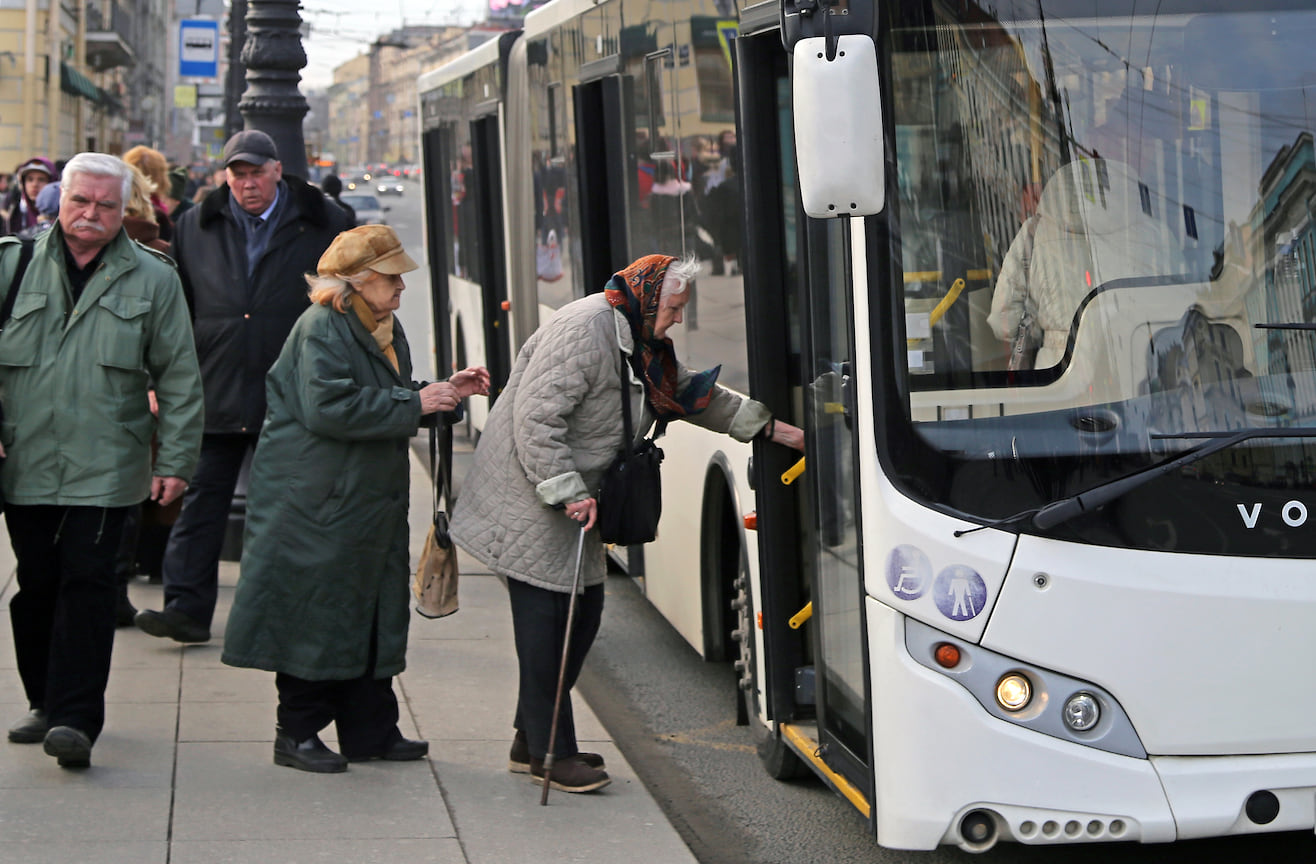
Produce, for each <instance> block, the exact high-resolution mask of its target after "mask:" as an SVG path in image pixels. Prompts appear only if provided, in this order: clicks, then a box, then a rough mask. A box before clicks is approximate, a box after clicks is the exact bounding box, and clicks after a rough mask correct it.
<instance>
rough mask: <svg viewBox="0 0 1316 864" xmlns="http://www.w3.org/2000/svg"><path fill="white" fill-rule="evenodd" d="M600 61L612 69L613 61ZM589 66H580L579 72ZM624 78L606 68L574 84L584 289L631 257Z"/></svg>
mask: <svg viewBox="0 0 1316 864" xmlns="http://www.w3.org/2000/svg"><path fill="white" fill-rule="evenodd" d="M596 62H598V63H603V64H605V65H607V66H608V67H609V69H610V70H611V71H614V72H615V68H616V65H617V64H616V61H615V60H611V59H605V60H602V61H596ZM587 72H588V70H586V69H582V75H585V74H587ZM625 83H626V82H625V79H623V78H622V76H620V75H617V74H608V75H604V76H602V77H599V78H595V79H593V80H586V81H582V82H581V83H579V84H577V85H576V86H575V87H574V88H572V100H573V103H574V108H575V136H576V172H577V173H576V180H577V183H578V184H579V193H578V194H579V198H578V200H579V202H580V207H579V210H580V234H581V237H580V248H581V271H582V272H581V278H582V279H583V288H584V291H585V293H586V294H593V293H596V292H598V291H602V290H603V288H604V286H606V285H607V283H608V280H609V279H611V278H612V274H613V273H616V272H617V271H618V270H621V269H622V268H624V267H625V266H626V265H627V264H629V263H630V258H629V257H628V256H629V252H630V250H629V249H628V247H627V243H626V230H627V229H626V221H627V198H628V190H627V184H626V174H627V156H626V154H627V147H626V142H625V141H624V140H623V136H624V135H625V130H626V128H627V123H626V119H625V118H626V116H627V113H628V112H627V111H626V105H625V103H626V95H625V86H624V85H625Z"/></svg>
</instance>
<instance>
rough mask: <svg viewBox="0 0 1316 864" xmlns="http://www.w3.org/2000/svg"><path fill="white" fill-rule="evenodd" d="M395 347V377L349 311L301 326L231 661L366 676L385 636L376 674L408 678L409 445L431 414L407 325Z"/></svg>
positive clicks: (261, 480) (252, 537) (268, 432)
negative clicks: (423, 401) (416, 375)
mask: <svg viewBox="0 0 1316 864" xmlns="http://www.w3.org/2000/svg"><path fill="white" fill-rule="evenodd" d="M393 348H394V350H395V351H396V352H397V358H398V366H399V369H397V370H394V368H393V366H392V364H391V363H389V361H388V359H387V358H386V357H385V356H384V353H383V352H382V351H381V350H380V349H379V346H378V345H377V344H376V343H375V339H374V337H373V336H371V334H370V331H368V330H366V328H365V325H363V324H362V323H361V321H360V320H359V319H358V318H357V317H356V315H355V314H354V313H352V312H351V311H349V312H347V313H346V314H344V313H341V312H336V311H334V309H333V308H332V307H328V306H320V305H314V306H312V307H311V308H309V309H307V310H306V311H305V312H304V313H302V316H301V317H300V318H299V319H297V323H296V324H295V325H293V328H292V333H290V334H289V335H288V341H287V342H285V343H284V345H283V352H282V353H281V354H280V355H279V359H278V360H276V361H275V362H274V365H273V366H272V367H271V368H270V371H269V374H268V375H267V376H266V378H265V398H266V403H267V404H268V406H269V408H268V410H267V412H266V415H265V424H264V426H263V427H262V428H261V434H260V442H259V443H258V444H257V446H256V455H255V457H254V458H253V461H252V465H251V486H250V488H249V490H248V493H247V527H246V533H245V535H244V539H243V545H242V576H241V578H240V579H239V580H238V588H237V592H236V593H235V594H234V597H233V608H232V610H231V611H230V612H229V617H228V626H227V629H226V630H225V633H224V652H223V656H222V660H223V662H224V663H227V664H228V665H230V666H241V667H248V668H256V669H266V670H270V671H273V672H284V673H286V674H289V675H295V676H296V677H298V678H304V679H306V680H308V681H337V680H346V679H350V678H358V677H360V676H361V675H363V674H365V673H366V669H367V663H368V661H369V658H370V654H371V647H372V636H373V639H374V648H375V651H374V653H375V666H374V673H373V674H374V677H375V678H388V677H390V676H393V675H396V674H398V673H399V672H401V671H402V669H403V666H404V665H405V662H406V650H407V626H408V623H409V616H410V608H411V606H410V604H411V589H410V576H411V567H410V565H409V563H408V562H409V558H410V555H409V552H408V549H407V541H408V539H409V537H410V532H409V531H408V528H407V505H408V504H409V502H410V496H409V494H408V493H409V489H408V487H409V483H410V478H411V463H410V455H409V451H408V442H409V441H410V440H411V437H412V436H413V435H415V434H416V430H417V428H418V426H419V424H420V419H421V414H420V394H419V393H418V392H417V387H418V385H416V384H415V383H413V382H412V380H411V355H410V352H409V350H408V348H407V338H406V335H405V334H404V333H403V332H402V325H401V324H399V323H398V322H397V319H396V318H395V319H394V322H393ZM372 631H373V633H372Z"/></svg>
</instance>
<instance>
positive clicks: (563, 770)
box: [530, 756, 612, 792]
mask: <svg viewBox="0 0 1316 864" xmlns="http://www.w3.org/2000/svg"><path fill="white" fill-rule="evenodd" d="M530 778H531V782H533V783H543V782H544V763H543V761H542V760H540V759H536V758H534V757H533V756H531V757H530ZM611 782H612V778H611V777H609V776H608V772H607V771H604V770H603V769H602V768H591V767H590V766H588V765H586V764H585V763H584V762H581V761H580V760H579V759H578V758H576V757H575V756H568V757H567V758H565V759H563V760H562V761H560V762H554V763H553V774H552V776H551V777H549V778H548V785H549V786H552V787H553V788H554V789H561V790H562V791H563V792H593V791H594V790H595V789H602V788H603V787H604V786H607V785H608V784H609V783H611Z"/></svg>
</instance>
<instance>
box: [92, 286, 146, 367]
mask: <svg viewBox="0 0 1316 864" xmlns="http://www.w3.org/2000/svg"><path fill="white" fill-rule="evenodd" d="M99 306H100V308H101V309H103V310H105V311H106V312H108V313H109V314H108V315H101V316H100V320H98V321H97V322H96V324H97V327H96V360H97V362H99V363H100V364H101V365H102V366H110V367H112V368H115V369H131V370H133V371H137V370H139V369H141V368H142V365H143V364H142V342H143V340H144V337H145V332H146V313H148V312H150V311H151V301H150V300H147V299H146V298H145V297H124V296H122V295H117V294H107V295H106V296H104V297H102V298H101V299H100V301H99Z"/></svg>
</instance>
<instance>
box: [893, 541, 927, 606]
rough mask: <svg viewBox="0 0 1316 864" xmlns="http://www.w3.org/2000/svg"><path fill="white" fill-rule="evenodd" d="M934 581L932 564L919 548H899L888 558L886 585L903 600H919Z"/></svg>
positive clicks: (906, 546) (905, 546)
mask: <svg viewBox="0 0 1316 864" xmlns="http://www.w3.org/2000/svg"><path fill="white" fill-rule="evenodd" d="M931 581H932V562H931V561H930V560H929V559H928V556H927V554H926V553H924V551H923V550H922V549H919V548H918V547H917V546H909V545H903V546H897V547H896V548H894V549H892V550H891V554H890V555H888V556H887V558H886V584H887V585H888V586H890V588H891V593H893V594H895V595H896V596H897V597H899V598H900V599H901V600H917V599H918V598H920V597H922V596H923V595H924V593H926V592H927V590H928V583H929V582H931Z"/></svg>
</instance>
